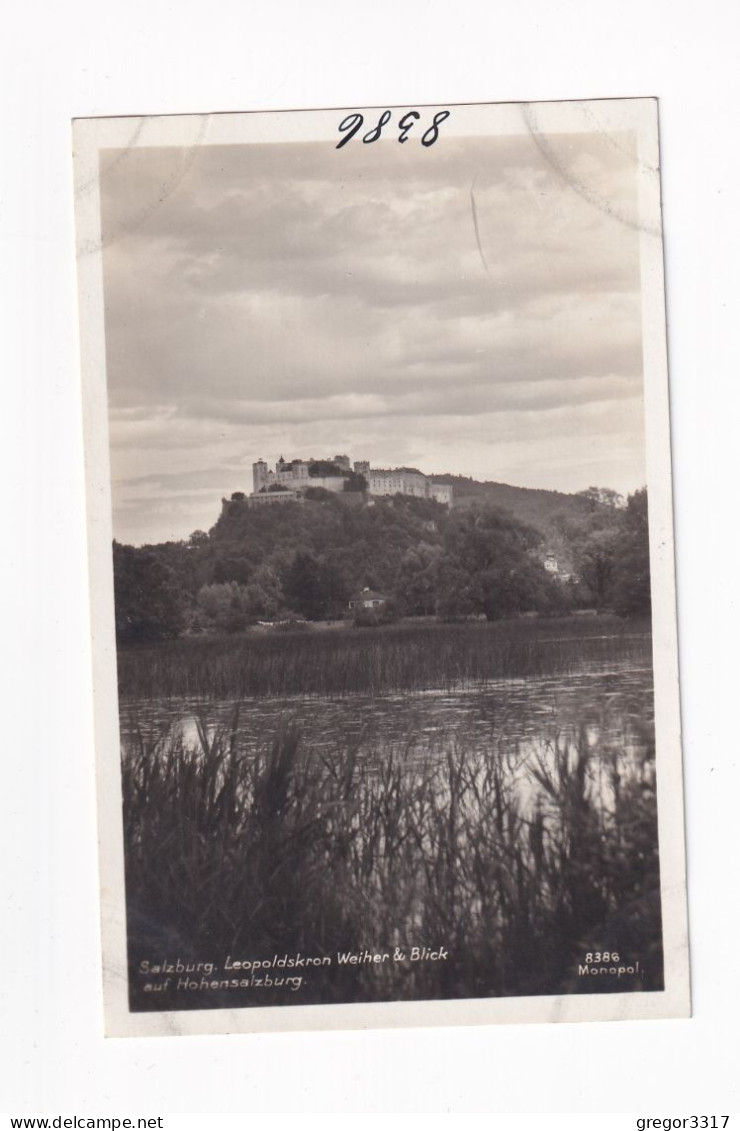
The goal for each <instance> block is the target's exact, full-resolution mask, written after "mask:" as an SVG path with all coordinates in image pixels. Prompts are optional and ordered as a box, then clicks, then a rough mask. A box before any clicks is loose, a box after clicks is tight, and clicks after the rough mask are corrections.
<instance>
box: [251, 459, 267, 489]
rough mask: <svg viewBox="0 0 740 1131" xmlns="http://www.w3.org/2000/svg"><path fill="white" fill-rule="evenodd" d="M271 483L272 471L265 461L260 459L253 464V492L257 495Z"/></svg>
mask: <svg viewBox="0 0 740 1131" xmlns="http://www.w3.org/2000/svg"><path fill="white" fill-rule="evenodd" d="M269 481H270V469H269V468H268V466H267V464H266V463H265V461H264V460H263V459H258V460H257V462H256V463H253V464H252V490H253V492H254V494H255V495H256V494H257V492H258V491H261V490H262V488H263V487H266V486H267V484H268V483H269Z"/></svg>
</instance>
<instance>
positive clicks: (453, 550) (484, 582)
mask: <svg viewBox="0 0 740 1131" xmlns="http://www.w3.org/2000/svg"><path fill="white" fill-rule="evenodd" d="M539 541H540V536H539V535H538V534H537V532H536V531H534V530H533V529H532V528H531V527H528V526H525V525H524V523H521V522H518V521H517V520H516V519H515V518H513V517H512V516H511V515H508V514H506V513H505V512H503V511H498V510H494V509H492V508H476V509H471V510H469V511H466V512H464V513H463V514H461V515H458V516H457V517H455V516H454V515H453V518H452V520H451V521H450V523H449V524H448V527H447V531H446V536H445V549H444V554H443V556H442V558H441V560H440V567H439V574H438V602H439V605H440V609H441V611H443V612H444V613H445V614H446V615H451V614H454V613H455V612H456V613H457V614H458V615H465V614H466V613H467V612H469V611H473V612H478V613H483V614H484V616H485V617H486V619H487V620H498V619H500V618H501V617H504V616H510V615H512V614H514V613H520V612H524V611H526V610H528V609H532V608H536V607H537V604H538V602H539V601H540V599H541V597H542V595H543V592H544V589H545V585H546V582H545V577H544V571H543V569H542V566H541V565H540V563H539V562H538V561H535V560H534V558H533V556H532V553H531V551H532V550H533V549H534V548H535V547H536V545H537V544H538V542H539Z"/></svg>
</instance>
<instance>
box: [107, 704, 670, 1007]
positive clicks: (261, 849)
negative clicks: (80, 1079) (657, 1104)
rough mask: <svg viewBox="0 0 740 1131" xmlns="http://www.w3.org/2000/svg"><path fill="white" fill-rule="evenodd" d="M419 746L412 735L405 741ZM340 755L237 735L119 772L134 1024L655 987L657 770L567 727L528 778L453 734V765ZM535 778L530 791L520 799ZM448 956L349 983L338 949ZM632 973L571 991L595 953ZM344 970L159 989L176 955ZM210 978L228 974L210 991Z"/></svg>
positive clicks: (520, 767)
mask: <svg viewBox="0 0 740 1131" xmlns="http://www.w3.org/2000/svg"><path fill="white" fill-rule="evenodd" d="M409 741H410V739H409ZM362 743H363V740H358V741H357V742H355V743H354V744H350V745H348V746H347V747H346V748H345V749H343V750H342V751H341V752H340V751H337V752H335V753H327V752H326V751H324V750H321V749H312V748H311V747H310V745H307V744H306V743H305V742H304V740H303V736H302V734H301V732H300V730H299V729H297V728H296V727H295V726H294V725H283V726H280V727H278V729H277V730H276V732H275V733H274V734H273V735H272V736H271V737H269V736H268V737H266V739H265V741H264V743H263V745H262V747H261V749H260V751H259V753H258V755H257V756H256V757H255V756H253V755H252V754H250V753H249V752H248V751H247V749H246V744H245V741H244V738H243V736H241V735H240V733H239V728H238V716H236V715H235V717H234V719H233V720H232V721H231V723H230V724H227V725H222V726H220V727H218V728H216V730H215V732H214V731H213V730H211V729H209V728H208V726H207V725H206V723H205V720H204V721H203V722H202V724H201V726H200V727H199V736H198V742H197V743H196V744H194V745H191V746H187V745H185V744H184V743H183V741H182V739H181V738H178V737H177V736H175V735H173V734H170V735H168V736H163V737H160V738H159V739H157V740H154V739H144V738H141V739H140V741H139V743H138V744H136V745H134V746H132V747H131V748H130V749H129V750H128V751H127V752H126V754H125V756H124V761H123V796H124V823H125V846H126V891H127V917H128V931H129V964H130V994H131V998H130V1000H131V1007H132V1009H134V1010H147V1009H165V1008H166V1009H195V1008H200V1009H203V1008H222V1007H224V1006H256V1005H265V1004H307V1003H309V1002H333V1001H360V1000H363V1001H373V1000H375V1001H383V1000H420V999H439V998H450V999H451V998H464V997H496V996H499V997H503V996H508V995H516V996H520V995H536V994H551V993H594V992H613V991H619V992H626V991H635V990H636V991H641V990H655V989H660V988H662V954H661V947H660V937H661V930H660V896H659V874H658V852H657V832H656V803H655V776H654V756H653V749H652V745H651V744H650V743H646V744H645V745H644V747H643V748H642V749H641V750H640V752H639V756H638V757H628V756H627V755H626V754H625V751H624V750H623V749H620V748H617V747H614V746H609V745H608V744H605V743H603V742H600V741H599V740H594V738H593V736H589V735H587V734H586V733H585V730H584V731H583V732H582V733H580V734H577V735H574V736H571V737H570V738H567V739H566V738H564V737H563V736H562V735H559V734H558V733H557V731H553V732H552V734H551V735H550V736H548V737H544V738H543V741H542V743H541V745H540V746H539V748H538V749H537V750H536V751H535V752H534V753H531V754H530V755H528V758H527V761H526V762H525V763H523V762H522V758H521V754H520V752H518V751H517V748H516V745H514V746H511V745H508V744H507V743H506V742H504V741H503V738H502V739H501V741H499V742H498V743H496V742H492V744H491V747H490V749H488V750H486V751H485V752H480V751H474V750H471V749H470V748H469V747H467V746H466V742H465V739H464V736H457V737H456V739H455V741H454V742H452V743H451V744H450V745H449V747H448V749H447V751H446V754H445V756H444V757H442V758H436V759H429V760H428V761H427V762H425V763H421V764H420V763H419V761H418V760H414V762H413V764H411V763H410V762H409V760H408V759H407V758H406V757H405V756H404V753H405V746H404V741H403V739H402V738H399V740H398V741H397V742H395V743H385V744H383V745H377V744H376V745H375V746H374V747H373V748H372V749H366V748H364V747H363V745H362ZM522 774H524V775H526V780H527V782H528V789H527V792H526V795H525V794H522V791H521V788H520V784H518V783H520V782H521V776H522ZM395 946H399V947H401V948H402V949H405V951H406V952H407V953H408V951H409V950H410V948H411V947H413V946H419V947H421V946H427V947H430V948H435V947H436V948H438V947H445V948H447V949H448V950H449V961H445V962H442V963H421V962H419V963H414V964H412V963H408V962H405V963H388V964H385V965H383V966H382V967H381V968H379V967H375V966H373V967H370V968H367V967H362V966H355V967H352V966H342V967H339V966H338V965H337V962H336V955H337V952H339V951H347V950H360V949H362V948H370V949H382V950H388V949H389V948H393V947H395ZM607 948H608V949H609V950H610V951H619V953H620V955H621V956H623V961H624V962H625V963H628V964H629V963H632V962H634V961H636V960H639V962H640V975H639V976H637V975H635V976H633V977H631V978H626V979H621V980H620V981H619V982H617V981H616V980H614V979H612V980H609V979H599V980H596V979H593V978H584V977H579V975H578V965H579V962H582V961H583V960H584V955H585V953H586V952H587V951H589V950H593V949H607ZM297 952H302V953H303V954H309V955H318V956H330V957H331V958H332V964H331V966H329V967H327V968H324V967H323V966H322V967H321V968H320V969H316V970H313V969H312V970H310V971H309V972H308V976H307V977H305V978H304V980H303V983H302V985H301V987H300V991H299V992H297V993H296V992H294V991H293V990H292V989H283V988H279V987H275V988H271V989H270V990H269V992H267V993H252V992H245V991H244V990H240V989H234V990H228V989H224V990H216V991H209V992H208V993H205V994H204V993H188V992H184V993H183V992H177V990H176V988H175V987H176V982H175V981H174V980H173V982H172V983H171V984H169V986H168V987H167V990H166V992H155V993H150V992H147V991H146V990H145V989H144V985H145V982H146V979H144V978H143V977H142V975H141V973H140V970H141V964H142V962H149V963H151V962H152V961H153V960H154V961H157V960H158V959H161V958H162V957H163V956H167V957H168V958H169V959H170V960H173V959H175V958H177V959H179V960H181V961H182V962H194V963H197V962H202V961H208V962H213V963H214V964H215V967H216V970H217V971H221V972H223V970H224V969H225V963H226V959H227V956H228V955H231V956H234V955H238V956H239V957H240V958H242V957H249V958H251V959H259V958H264V957H265V956H270V955H272V954H274V953H275V954H283V953H288V954H291V953H293V954H294V953H297ZM216 976H217V977H220V976H222V973H221V974H217V975H216Z"/></svg>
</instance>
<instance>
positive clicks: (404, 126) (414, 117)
mask: <svg viewBox="0 0 740 1131" xmlns="http://www.w3.org/2000/svg"><path fill="white" fill-rule="evenodd" d="M420 117H421V114H418V113H417V112H416V110H409V112H408V114H404V116H403V117H402V118H401V121H400V122H399V123H398V128H399V130H400V131H401V136H400V137H399V139H398V140H399V141H400V143H401V145H403V143H404V142H405V141H408V138H407V137H406V134H407V133H408V132H409V130H410V129H411V127H412V126H413V124H414V122H415V121H416V122H418V121H419V118H420ZM409 119H411V120H410V121H409Z"/></svg>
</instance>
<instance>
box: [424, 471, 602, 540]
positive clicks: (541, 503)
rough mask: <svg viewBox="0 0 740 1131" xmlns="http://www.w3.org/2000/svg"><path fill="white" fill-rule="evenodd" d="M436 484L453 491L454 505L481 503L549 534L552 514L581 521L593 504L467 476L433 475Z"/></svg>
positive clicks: (557, 493)
mask: <svg viewBox="0 0 740 1131" xmlns="http://www.w3.org/2000/svg"><path fill="white" fill-rule="evenodd" d="M434 478H435V480H436V481H437V482H438V483H449V484H450V485H451V486H452V488H453V492H454V500H455V506H456V507H459V506H466V505H467V506H470V504H471V503H473V502H484V503H488V504H489V505H490V506H494V507H500V508H501V509H502V510H507V511H510V512H511V514H513V515H514V516H515V517H516V518H519V519H521V521H522V522H528V523H529V524H530V525H531V526H536V527H537V528H538V529H540V530H542V531H543V533H549V532H550V531H551V529H552V522H553V519H554V518H555V516H556V515H565V516H567V517H568V518H574V519H575V518H583V517H584V515H587V514H589V513H590V512H591V511H592V510H593V502H592V500H591V499H589V498H588V497H586V496H584V495H580V494H578V495H568V494H566V493H565V492H563V491H551V490H547V489H545V488H542V487H512V486H511V485H510V484H508V483H495V482H493V481H491V480H478V479H472V478H471V477H470V476H468V475H451V474H450V473H448V472H446V473H445V474H443V475H435V476H434Z"/></svg>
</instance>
